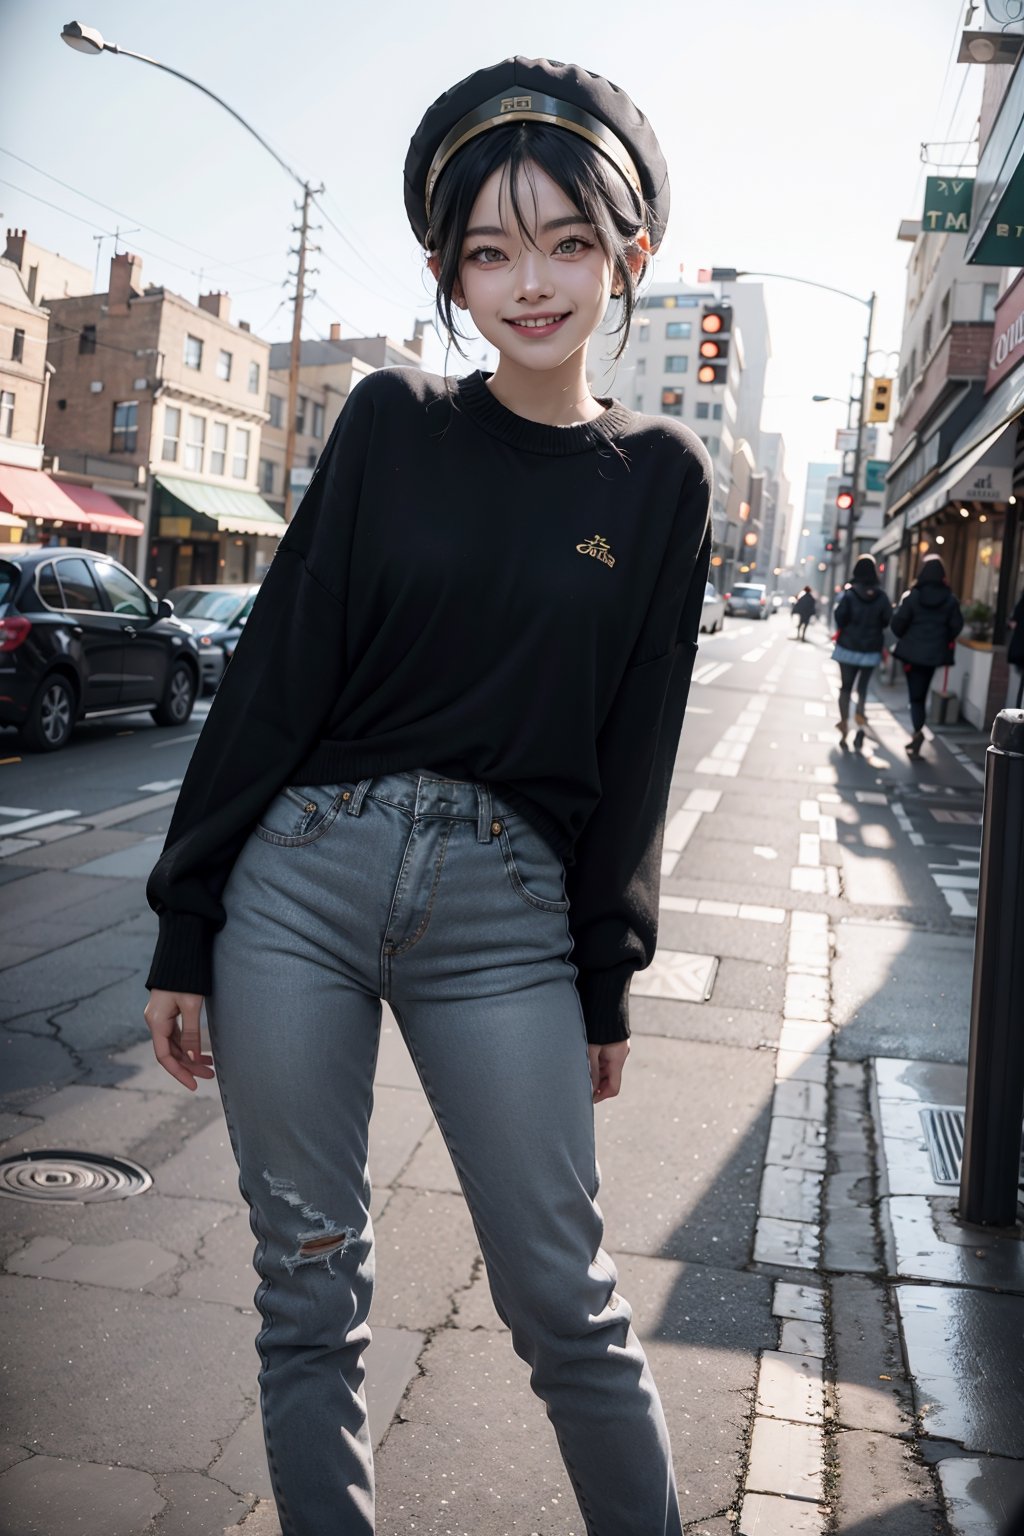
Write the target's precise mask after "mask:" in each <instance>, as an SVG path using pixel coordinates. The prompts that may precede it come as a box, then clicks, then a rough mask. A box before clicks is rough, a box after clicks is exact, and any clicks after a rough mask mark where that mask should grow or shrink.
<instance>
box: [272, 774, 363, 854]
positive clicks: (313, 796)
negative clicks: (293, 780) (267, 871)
mask: <svg viewBox="0 0 1024 1536" xmlns="http://www.w3.org/2000/svg"><path fill="white" fill-rule="evenodd" d="M350 797H351V789H350V788H347V787H345V786H343V785H341V784H288V785H286V786H285V788H284V789H282V790H280V791H279V792H278V793H277V794H276V795H275V796H274V798H273V800H271V802H270V804H269V805H268V806H267V808H266V810H265V811H264V812H263V814H262V816H261V817H260V819H259V821H258V823H257V825H256V836H257V837H260V838H262V839H263V841H264V842H265V843H276V844H277V846H278V847H279V848H303V847H305V846H306V844H307V843H315V842H316V841H317V839H318V838H320V837H323V835H324V833H325V832H326V831H327V829H328V827H330V826H331V825H332V824H333V822H334V821H335V819H336V817H337V815H338V812H339V811H340V810H341V808H342V806H343V805H344V803H345V801H346V800H348V799H349V798H350Z"/></svg>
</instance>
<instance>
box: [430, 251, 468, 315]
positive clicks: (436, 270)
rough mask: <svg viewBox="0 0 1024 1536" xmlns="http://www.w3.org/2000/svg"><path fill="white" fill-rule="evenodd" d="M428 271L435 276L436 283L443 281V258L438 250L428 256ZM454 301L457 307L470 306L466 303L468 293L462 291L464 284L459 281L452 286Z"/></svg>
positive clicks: (464, 307) (466, 307)
mask: <svg viewBox="0 0 1024 1536" xmlns="http://www.w3.org/2000/svg"><path fill="white" fill-rule="evenodd" d="M427 271H428V272H429V273H430V275H431V276H432V277H433V279H434V282H435V283H439V282H440V281H441V258H440V256H438V254H437V252H436V251H435V252H433V253H432V254H431V255H429V256H428V257H427ZM452 303H453V304H454V305H455V307H456V309H468V308H469V306H468V305H467V303H466V295H465V294H464V293H463V291H462V284H461V283H459V282H456V283H455V285H454V287H453V288H452Z"/></svg>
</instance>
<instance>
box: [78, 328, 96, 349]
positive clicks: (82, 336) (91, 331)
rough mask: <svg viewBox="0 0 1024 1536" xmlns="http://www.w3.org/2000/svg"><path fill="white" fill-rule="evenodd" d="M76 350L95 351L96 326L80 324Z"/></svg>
mask: <svg viewBox="0 0 1024 1536" xmlns="http://www.w3.org/2000/svg"><path fill="white" fill-rule="evenodd" d="M78 350H79V352H95V351H96V327H95V326H94V325H83V326H82V329H81V330H80V331H79V333H78Z"/></svg>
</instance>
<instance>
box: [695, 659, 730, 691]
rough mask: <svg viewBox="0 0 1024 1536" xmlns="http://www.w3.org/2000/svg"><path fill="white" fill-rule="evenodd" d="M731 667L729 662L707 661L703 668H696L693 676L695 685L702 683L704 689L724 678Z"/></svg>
mask: <svg viewBox="0 0 1024 1536" xmlns="http://www.w3.org/2000/svg"><path fill="white" fill-rule="evenodd" d="M731 666H732V662H731V661H709V662H707V663H706V664H705V665H704V666H703V667H698V668H697V670H696V672H695V673H694V674H693V681H694V682H695V683H702V684H704V686H705V687H706V686H707V684H708V683H714V682H717V681H718V679H719V678H720V677H724V676H725V674H726V673H727V672H728V671H729V669H730V668H731Z"/></svg>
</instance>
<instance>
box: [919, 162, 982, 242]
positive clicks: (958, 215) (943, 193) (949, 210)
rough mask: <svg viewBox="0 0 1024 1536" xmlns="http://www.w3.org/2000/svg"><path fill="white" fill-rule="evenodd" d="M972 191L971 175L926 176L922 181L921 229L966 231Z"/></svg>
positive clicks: (942, 232)
mask: <svg viewBox="0 0 1024 1536" xmlns="http://www.w3.org/2000/svg"><path fill="white" fill-rule="evenodd" d="M973 195H974V177H973V176H929V177H928V179H927V181H926V182H925V185H924V212H923V213H922V215H921V233H922V234H923V235H966V234H967V231H968V229H969V227H970V222H971V198H972V196H973Z"/></svg>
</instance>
